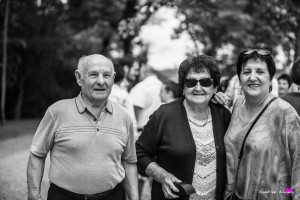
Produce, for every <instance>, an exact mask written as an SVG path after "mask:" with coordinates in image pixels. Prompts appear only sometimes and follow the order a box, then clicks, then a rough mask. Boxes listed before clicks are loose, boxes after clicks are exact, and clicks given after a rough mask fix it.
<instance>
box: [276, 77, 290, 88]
mask: <svg viewBox="0 0 300 200" xmlns="http://www.w3.org/2000/svg"><path fill="white" fill-rule="evenodd" d="M277 80H278V81H279V80H286V81H287V82H288V84H289V87H291V85H292V79H291V77H290V76H289V75H288V74H281V75H280V76H279V77H278V78H277Z"/></svg>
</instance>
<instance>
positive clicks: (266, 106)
mask: <svg viewBox="0 0 300 200" xmlns="http://www.w3.org/2000/svg"><path fill="white" fill-rule="evenodd" d="M275 99H277V97H274V98H273V99H271V100H270V101H269V102H268V104H267V105H265V107H264V108H263V109H262V110H261V111H260V113H259V114H258V116H257V117H256V118H255V120H254V121H253V123H252V124H251V126H250V128H249V129H248V131H247V133H246V136H245V138H244V141H243V144H242V148H241V151H240V155H239V158H238V165H237V168H236V174H235V183H234V191H235V189H236V183H237V177H238V173H239V168H240V163H241V159H242V157H243V152H244V146H245V142H246V139H247V137H248V135H249V133H250V131H251V130H252V128H253V126H254V125H255V124H256V122H257V121H258V119H259V118H260V116H261V115H262V114H263V113H264V112H265V110H266V109H267V108H268V107H269V105H270V104H271V103H272V102H273V101H274V100H275Z"/></svg>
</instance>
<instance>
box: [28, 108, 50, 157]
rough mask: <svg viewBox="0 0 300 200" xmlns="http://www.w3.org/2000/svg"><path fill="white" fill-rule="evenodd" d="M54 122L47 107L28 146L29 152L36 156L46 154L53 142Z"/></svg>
mask: <svg viewBox="0 0 300 200" xmlns="http://www.w3.org/2000/svg"><path fill="white" fill-rule="evenodd" d="M54 136H55V122H54V119H53V117H52V114H51V111H50V108H48V109H47V111H46V113H45V115H44V117H43V119H42V121H41V122H40V124H39V126H38V128H37V130H36V132H35V135H34V138H33V142H32V144H31V147H30V151H31V153H33V154H34V155H36V156H38V157H45V156H47V154H48V152H49V151H50V150H51V148H52V146H53V143H54Z"/></svg>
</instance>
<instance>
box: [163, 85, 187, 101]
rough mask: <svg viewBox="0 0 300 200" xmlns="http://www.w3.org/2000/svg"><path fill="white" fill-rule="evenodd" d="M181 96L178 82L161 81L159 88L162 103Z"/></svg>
mask: <svg viewBox="0 0 300 200" xmlns="http://www.w3.org/2000/svg"><path fill="white" fill-rule="evenodd" d="M181 96H182V91H181V88H180V86H179V84H178V83H175V82H174V81H172V80H167V81H166V82H164V83H163V85H162V87H161V90H160V98H161V102H163V103H170V102H171V101H175V100H176V99H178V98H180V97H181Z"/></svg>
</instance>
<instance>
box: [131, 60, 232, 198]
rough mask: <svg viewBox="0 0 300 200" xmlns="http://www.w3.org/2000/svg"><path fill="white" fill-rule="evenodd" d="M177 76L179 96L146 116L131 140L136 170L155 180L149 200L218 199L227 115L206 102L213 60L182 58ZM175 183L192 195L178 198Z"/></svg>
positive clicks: (215, 78)
mask: <svg viewBox="0 0 300 200" xmlns="http://www.w3.org/2000/svg"><path fill="white" fill-rule="evenodd" d="M178 74H179V84H180V87H181V89H182V90H183V97H182V98H181V99H179V100H176V101H173V102H171V103H168V104H165V105H162V106H161V107H160V108H159V109H158V110H156V111H155V112H154V113H153V115H152V116H151V117H150V119H149V121H148V123H147V125H146V126H145V127H144V130H143V132H142V134H141V136H140V137H139V139H138V140H137V142H136V149H137V157H138V166H139V169H140V170H142V172H145V173H146V174H147V175H148V176H150V177H152V178H153V179H154V181H153V183H152V191H151V196H152V198H151V199H153V200H163V199H173V198H179V199H180V200H188V199H197V200H198V199H217V200H219V199H220V200H221V199H223V194H224V189H225V182H226V170H225V164H226V160H225V157H226V155H225V147H224V142H223V139H224V134H225V132H226V130H227V127H228V125H229V121H230V112H229V111H228V110H227V109H226V108H225V107H223V106H222V105H219V104H218V105H216V104H213V103H210V100H211V98H212V97H213V95H214V94H215V93H216V91H217V86H218V85H219V83H220V71H219V69H218V67H217V63H216V61H215V59H213V58H212V57H209V56H206V55H200V56H196V57H191V58H188V59H186V60H184V61H183V62H182V63H181V64H180V66H179V72H178ZM175 182H177V183H178V182H185V183H188V184H192V185H193V187H194V188H195V190H196V193H194V194H191V195H190V196H189V195H185V196H181V195H178V193H177V192H178V191H179V190H178V189H177V188H176V187H175V185H176V183H175ZM174 184H175V185H174Z"/></svg>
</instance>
